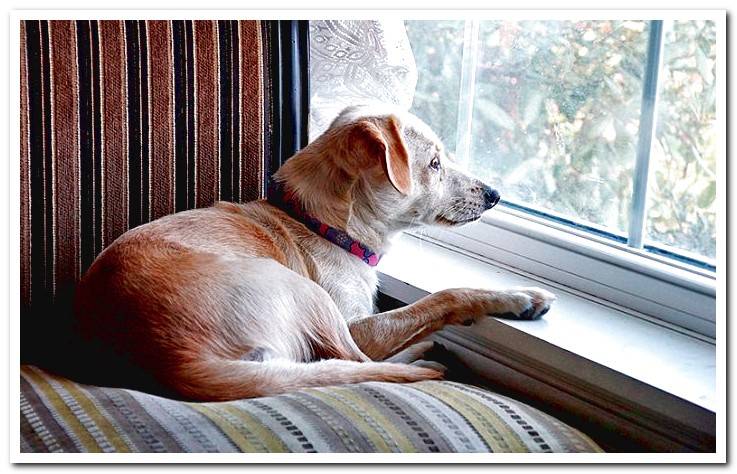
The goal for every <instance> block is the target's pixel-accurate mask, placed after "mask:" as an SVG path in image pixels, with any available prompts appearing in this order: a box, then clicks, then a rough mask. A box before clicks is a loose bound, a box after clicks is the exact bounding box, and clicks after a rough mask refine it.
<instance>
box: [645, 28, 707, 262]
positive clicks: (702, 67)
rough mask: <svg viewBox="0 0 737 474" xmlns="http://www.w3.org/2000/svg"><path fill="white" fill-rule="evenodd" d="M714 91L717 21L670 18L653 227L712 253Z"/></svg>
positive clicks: (671, 240)
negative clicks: (672, 19) (673, 19)
mask: <svg viewBox="0 0 737 474" xmlns="http://www.w3.org/2000/svg"><path fill="white" fill-rule="evenodd" d="M668 26H670V27H668ZM715 96H716V26H715V24H714V22H713V21H674V22H672V23H670V25H668V24H667V23H666V30H665V38H664V44H663V67H662V70H661V72H660V98H659V103H658V122H657V126H656V136H655V140H653V148H652V155H651V158H650V160H651V161H650V169H651V171H650V180H649V183H648V184H649V192H648V209H647V235H648V237H649V238H650V239H651V240H652V241H654V242H657V243H661V244H666V245H668V246H673V247H677V248H679V249H682V250H686V251H689V252H693V253H696V254H699V255H703V256H706V257H709V258H714V257H715V256H716V157H717V149H718V142H717V134H716V99H715Z"/></svg>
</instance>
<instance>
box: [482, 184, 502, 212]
mask: <svg viewBox="0 0 737 474" xmlns="http://www.w3.org/2000/svg"><path fill="white" fill-rule="evenodd" d="M483 189H484V190H483V196H484V207H485V208H486V209H491V208H492V207H494V206H496V205H497V204H498V203H499V199H501V196H499V192H498V191H497V190H496V189H493V188H491V187H489V186H487V185H484V188H483Z"/></svg>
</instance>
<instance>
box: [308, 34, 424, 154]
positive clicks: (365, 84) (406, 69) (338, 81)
mask: <svg viewBox="0 0 737 474" xmlns="http://www.w3.org/2000/svg"><path fill="white" fill-rule="evenodd" d="M416 85H417V67H416V65H415V60H414V56H413V55H412V49H411V47H410V43H409V39H408V38H407V33H406V31H405V27H404V22H403V21H402V20H388V21H375V20H360V21H341V20H316V21H310V94H311V95H310V140H313V139H315V138H316V137H317V136H318V135H320V134H321V133H322V132H323V131H324V130H325V129H326V128H327V127H328V125H330V122H331V121H332V119H333V118H334V117H335V116H336V115H337V114H338V113H339V112H340V111H341V110H342V109H343V108H344V107H346V106H348V105H355V104H368V103H376V102H380V103H390V104H395V105H398V106H400V107H403V108H406V109H409V108H410V107H411V106H412V99H413V97H414V94H415V86H416Z"/></svg>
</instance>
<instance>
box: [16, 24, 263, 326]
mask: <svg viewBox="0 0 737 474" xmlns="http://www.w3.org/2000/svg"><path fill="white" fill-rule="evenodd" d="M20 34H21V38H20V40H21V41H20V42H21V61H20V71H19V72H20V84H21V88H20V94H21V97H20V104H21V114H20V132H21V143H20V152H21V156H20V160H21V167H20V169H21V180H20V183H21V188H20V190H21V200H20V201H21V248H20V254H21V297H22V301H23V306H24V312H25V311H27V310H31V309H34V308H38V309H40V308H48V307H49V306H48V305H49V304H51V303H53V301H54V300H55V298H58V297H59V295H60V294H61V293H62V292H68V291H71V289H73V286H74V283H75V282H76V281H77V280H78V279H79V278H80V276H81V275H82V274H83V273H84V272H85V270H86V269H87V268H88V267H89V266H90V264H91V263H92V261H93V260H94V258H95V257H96V256H97V255H98V254H99V253H100V252H101V251H102V250H103V249H104V248H105V247H106V246H107V245H109V244H110V243H111V242H112V241H113V240H115V239H116V238H117V237H118V236H119V235H121V234H122V233H123V232H125V231H126V230H128V229H130V228H132V227H135V226H137V225H140V224H143V223H145V222H149V221H150V220H153V219H156V218H159V217H161V216H164V215H167V214H171V213H173V212H175V211H182V210H186V209H191V208H194V207H205V206H209V205H212V204H213V202H215V201H217V200H221V199H222V200H230V201H245V200H251V199H258V198H260V197H261V196H262V193H263V189H262V184H261V183H262V182H263V180H264V177H263V172H264V164H263V154H264V151H263V142H264V134H265V133H267V131H266V129H265V125H264V111H263V107H264V106H263V104H264V94H265V91H264V67H263V60H262V51H263V46H262V45H261V26H260V24H259V22H257V21H143V20H125V21H94V20H92V21H90V20H78V21H36V20H33V21H31V20H28V21H22V22H21V29H20ZM244 38H247V39H248V40H247V41H245V42H244ZM244 47H246V48H248V49H249V50H248V51H242V50H241V48H244Z"/></svg>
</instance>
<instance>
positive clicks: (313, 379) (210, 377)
mask: <svg viewBox="0 0 737 474" xmlns="http://www.w3.org/2000/svg"><path fill="white" fill-rule="evenodd" d="M171 375H175V376H174V377H170V378H169V382H170V383H171V385H173V386H172V387H171V388H173V389H175V390H176V391H177V392H179V393H180V394H181V395H183V396H184V397H186V398H189V399H193V400H201V401H225V400H235V399H241V398H253V397H264V396H271V395H277V394H279V393H284V392H289V391H293V390H298V389H302V388H307V387H321V386H328V385H339V384H347V383H357V382H369V381H379V382H417V381H420V380H434V379H440V378H442V377H443V373H442V372H439V371H437V370H434V369H430V368H426V367H419V366H414V365H408V364H395V363H390V362H356V361H350V360H342V359H328V360H321V361H317V362H310V363H300V362H289V361H282V360H268V361H263V362H251V361H243V360H226V359H204V360H199V361H196V362H192V363H189V364H186V365H184V366H182V367H181V369H180V370H177V371H176V374H171Z"/></svg>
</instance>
